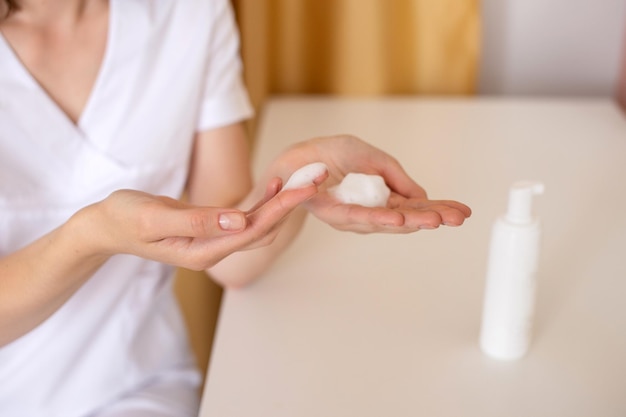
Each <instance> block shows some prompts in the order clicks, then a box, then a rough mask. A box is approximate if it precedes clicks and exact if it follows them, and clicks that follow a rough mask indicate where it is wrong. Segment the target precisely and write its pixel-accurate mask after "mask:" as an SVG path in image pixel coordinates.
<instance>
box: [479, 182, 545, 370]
mask: <svg viewBox="0 0 626 417" xmlns="http://www.w3.org/2000/svg"><path fill="white" fill-rule="evenodd" d="M543 189H544V187H543V184H541V183H538V182H530V181H521V182H517V183H515V184H513V185H512V186H511V189H510V191H509V205H508V210H507V212H506V214H505V215H504V216H501V217H499V218H498V219H497V220H496V222H495V224H494V226H493V231H492V235H491V244H490V250H489V259H488V266H487V281H486V288H485V298H484V305H483V316H482V327H481V334H480V347H481V349H482V350H483V352H484V353H486V354H487V355H489V356H491V357H493V358H496V359H502V360H513V359H519V358H521V357H522V356H524V355H525V354H526V352H527V351H528V347H529V344H530V334H531V325H532V316H533V311H534V304H535V279H536V278H535V275H536V271H537V264H538V259H539V240H540V234H541V229H540V224H539V221H538V220H537V219H536V218H534V217H533V216H532V199H533V195H535V194H541V193H543Z"/></svg>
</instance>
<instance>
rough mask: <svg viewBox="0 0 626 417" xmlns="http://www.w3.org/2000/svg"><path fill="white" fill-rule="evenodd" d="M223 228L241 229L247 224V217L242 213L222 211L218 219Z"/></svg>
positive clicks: (229, 229) (230, 229)
mask: <svg viewBox="0 0 626 417" xmlns="http://www.w3.org/2000/svg"><path fill="white" fill-rule="evenodd" d="M218 222H219V224H220V227H221V228H222V230H228V231H233V230H241V229H243V228H244V227H245V226H246V218H245V217H244V215H243V214H242V213H222V214H220V217H219V219H218Z"/></svg>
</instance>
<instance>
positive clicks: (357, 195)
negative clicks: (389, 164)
mask: <svg viewBox="0 0 626 417" xmlns="http://www.w3.org/2000/svg"><path fill="white" fill-rule="evenodd" d="M331 192H332V193H333V195H334V196H335V198H337V199H338V200H339V201H341V202H342V203H345V204H358V205H360V206H365V207H385V206H386V205H387V200H388V199H389V195H390V194H391V190H390V189H389V187H387V184H385V180H384V179H383V177H381V176H380V175H368V174H359V173H354V172H351V173H349V174H348V175H346V176H345V177H344V179H343V181H341V183H340V184H339V185H338V186H336V187H334V188H332V189H331Z"/></svg>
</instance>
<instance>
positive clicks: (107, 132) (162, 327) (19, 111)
mask: <svg viewBox="0 0 626 417" xmlns="http://www.w3.org/2000/svg"><path fill="white" fill-rule="evenodd" d="M110 7H111V8H110V23H109V34H108V41H107V42H108V43H107V49H106V53H105V57H104V60H103V64H102V67H101V69H100V73H99V75H98V78H97V81H96V84H95V86H94V88H93V91H92V92H91V96H90V97H89V100H88V103H87V105H86V108H85V110H84V112H83V114H82V115H81V117H80V120H79V122H78V123H77V124H76V125H75V124H73V123H72V122H71V121H70V120H69V119H68V117H67V116H66V115H65V114H64V113H63V112H62V111H61V110H60V108H59V107H58V106H57V105H56V104H55V103H54V102H53V101H52V100H51V99H50V97H49V96H48V95H47V94H46V93H45V91H44V90H43V89H42V88H41V86H40V85H39V84H37V82H36V81H35V80H34V78H33V77H32V76H31V75H30V74H29V72H28V71H27V70H26V68H25V67H24V66H23V65H22V63H21V62H20V61H19V59H18V58H17V57H16V55H15V54H14V52H13V51H12V49H11V48H10V46H9V45H8V44H7V43H6V41H5V40H4V39H3V38H2V37H1V36H0V256H5V255H7V254H9V253H11V252H13V251H15V250H16V249H18V248H20V247H22V246H24V245H26V244H28V243H30V242H31V241H33V240H34V239H37V238H38V237H40V236H42V235H43V234H45V233H47V232H48V231H50V230H52V229H54V228H55V227H57V226H58V225H59V224H61V223H63V222H65V221H66V220H67V219H68V218H69V217H70V216H71V215H72V214H73V213H75V212H76V211H77V210H79V209H80V208H82V207H84V206H86V205H88V204H90V203H93V202H96V201H99V200H102V199H103V198H105V197H106V196H107V195H108V194H110V193H111V192H112V191H114V190H116V189H122V188H130V189H138V190H143V191H146V192H149V193H153V194H159V195H169V196H172V197H179V196H180V195H181V193H182V190H183V187H184V184H185V181H186V177H187V173H188V168H189V167H188V163H189V156H190V152H191V148H192V139H193V137H194V134H195V133H196V132H198V131H203V130H207V129H211V128H215V127H218V126H223V125H227V124H230V123H233V122H237V121H240V120H242V119H245V118H247V117H249V116H250V115H251V107H250V104H249V101H248V98H247V95H246V92H245V89H244V87H243V85H242V82H241V77H240V72H241V66H240V61H239V57H238V38H237V33H236V28H235V23H234V19H233V16H232V10H231V9H230V4H229V2H228V1H227V0H193V1H192V0H111V1H110ZM172 277H173V268H171V267H168V266H165V265H161V264H159V263H155V262H151V261H146V260H143V259H140V258H137V257H133V256H130V255H116V256H114V257H112V258H111V259H110V260H109V261H108V262H107V263H106V264H105V265H104V266H103V267H102V268H101V269H100V270H99V271H98V272H97V273H96V274H95V275H94V276H93V277H92V278H91V279H90V280H89V281H88V282H87V283H86V284H85V285H83V287H81V288H80V289H79V290H78V291H77V292H76V293H75V294H74V296H72V298H71V299H70V300H68V301H67V303H65V305H63V306H62V307H61V308H60V309H59V310H58V311H57V312H55V313H54V315H52V316H51V317H50V318H49V319H48V320H46V321H45V322H44V323H42V324H41V325H39V326H38V327H37V328H35V329H34V330H32V331H31V332H29V333H28V334H26V335H24V336H23V337H21V338H19V339H18V340H16V341H14V342H12V343H10V344H9V345H7V346H5V347H3V348H0V416H11V417H21V416H28V417H36V416H46V417H55V416H60V417H73V416H86V415H90V416H96V415H97V416H104V415H106V416H109V415H116V416H117V415H119V416H121V415H140V414H141V413H139V411H138V410H144V409H145V410H151V411H147V414H141V415H176V416H183V415H195V414H196V413H197V409H196V407H197V396H196V393H195V390H196V388H197V386H198V384H199V381H200V376H199V373H198V371H197V369H196V367H195V364H194V361H193V359H192V355H191V353H190V350H189V346H188V342H187V335H186V332H185V329H184V324H183V321H182V318H181V315H180V312H179V309H178V306H177V304H176V301H175V298H174V295H173V293H172V289H171V282H172ZM0 279H1V277H0ZM157 410H159V412H160V413H162V414H159V413H158V412H157ZM133 412H137V413H139V414H133Z"/></svg>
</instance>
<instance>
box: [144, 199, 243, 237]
mask: <svg viewBox="0 0 626 417" xmlns="http://www.w3.org/2000/svg"><path fill="white" fill-rule="evenodd" d="M149 221H150V225H148V226H147V227H149V228H154V229H155V232H156V233H155V237H156V239H155V240H158V238H165V237H171V236H178V237H196V238H211V237H219V236H224V235H226V234H229V233H236V232H240V231H242V230H244V229H245V228H246V226H247V223H248V221H247V218H246V215H245V213H243V212H241V211H238V210H234V209H222V208H214V207H193V208H185V209H180V208H172V209H167V210H161V211H159V212H158V213H155V214H153V218H152V219H150V220H149ZM144 227H146V226H144Z"/></svg>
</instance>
